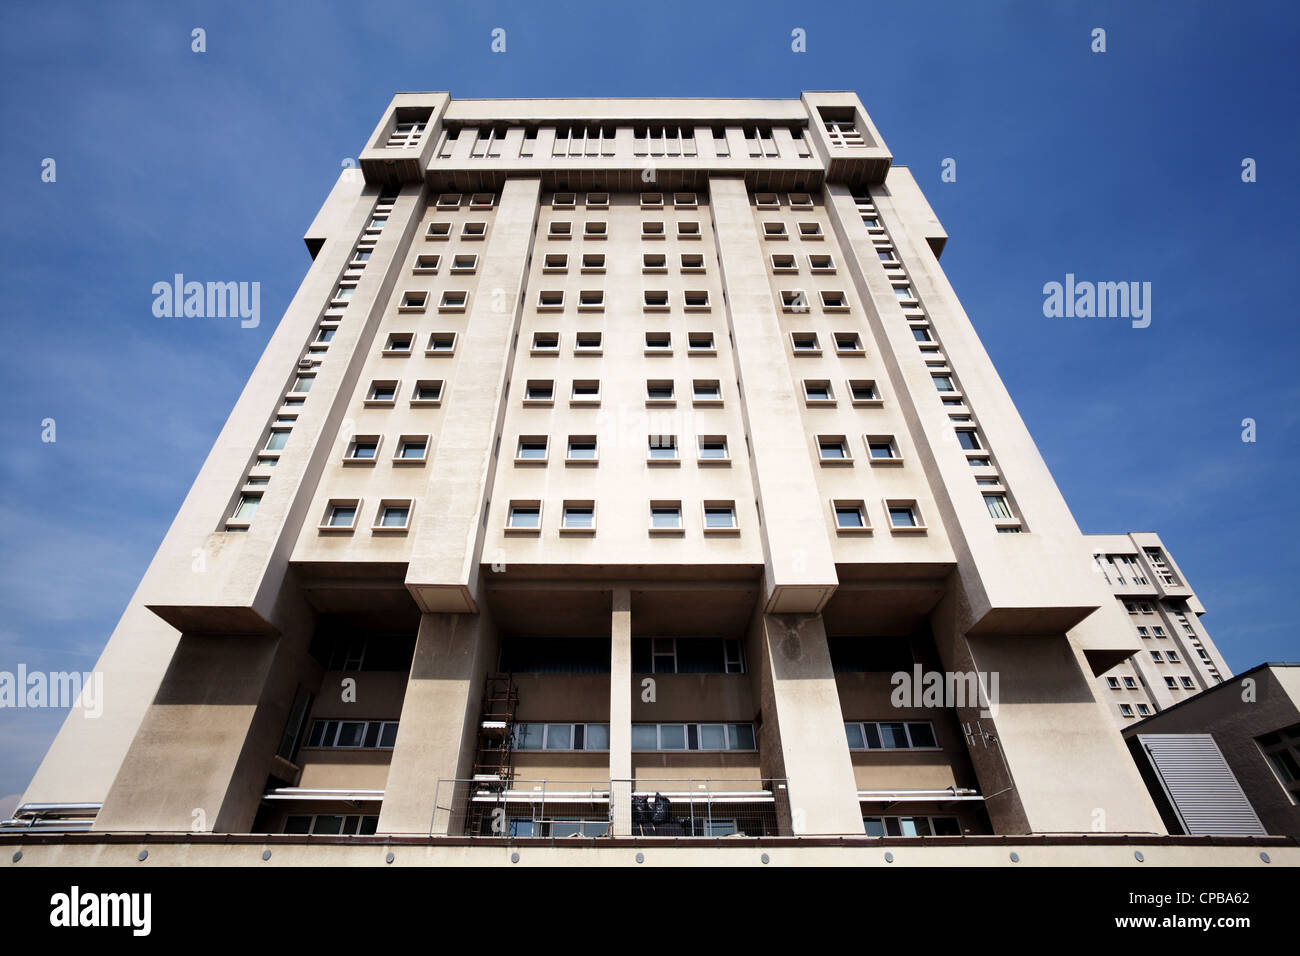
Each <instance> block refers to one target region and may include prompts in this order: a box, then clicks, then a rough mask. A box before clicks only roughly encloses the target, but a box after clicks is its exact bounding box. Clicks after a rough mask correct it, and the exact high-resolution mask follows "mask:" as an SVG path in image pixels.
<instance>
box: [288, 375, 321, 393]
mask: <svg viewBox="0 0 1300 956" xmlns="http://www.w3.org/2000/svg"><path fill="white" fill-rule="evenodd" d="M315 384H316V376H315V375H299V376H297V377H295V378H294V380H293V384H292V385H290V386H289V391H290V392H294V393H296V394H299V395H305V394H306V393H307V392H310V391H311V387H312V386H313V385H315Z"/></svg>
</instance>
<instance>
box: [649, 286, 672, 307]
mask: <svg viewBox="0 0 1300 956" xmlns="http://www.w3.org/2000/svg"><path fill="white" fill-rule="evenodd" d="M645 308H646V311H647V312H649V311H666V310H667V309H668V293H667V291H665V290H662V289H660V290H656V291H647V292H646V293H645Z"/></svg>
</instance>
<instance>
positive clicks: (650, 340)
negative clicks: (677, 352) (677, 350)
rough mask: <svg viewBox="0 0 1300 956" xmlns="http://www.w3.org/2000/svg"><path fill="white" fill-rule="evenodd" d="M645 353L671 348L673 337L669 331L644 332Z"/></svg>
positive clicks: (665, 350) (667, 350) (664, 350)
mask: <svg viewBox="0 0 1300 956" xmlns="http://www.w3.org/2000/svg"><path fill="white" fill-rule="evenodd" d="M645 350H646V354H647V355H649V354H652V353H665V352H671V351H672V350H673V337H672V334H671V333H669V332H647V333H646V334H645Z"/></svg>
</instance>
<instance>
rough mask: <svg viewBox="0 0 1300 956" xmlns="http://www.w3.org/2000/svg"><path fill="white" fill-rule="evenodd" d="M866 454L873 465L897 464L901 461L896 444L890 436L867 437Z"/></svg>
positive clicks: (901, 457)
mask: <svg viewBox="0 0 1300 956" xmlns="http://www.w3.org/2000/svg"><path fill="white" fill-rule="evenodd" d="M867 454H868V456H869V457H870V459H871V463H872V464H873V465H875V464H884V463H889V464H897V463H901V462H902V460H903V456H902V455H900V454H899V453H898V444H897V443H896V442H895V441H894V436H892V435H868V436H867Z"/></svg>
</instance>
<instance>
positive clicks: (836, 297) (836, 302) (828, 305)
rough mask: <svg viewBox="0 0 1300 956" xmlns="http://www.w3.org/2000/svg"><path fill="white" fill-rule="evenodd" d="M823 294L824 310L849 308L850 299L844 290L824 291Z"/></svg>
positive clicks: (842, 310)
mask: <svg viewBox="0 0 1300 956" xmlns="http://www.w3.org/2000/svg"><path fill="white" fill-rule="evenodd" d="M821 296H822V311H823V312H847V311H848V310H849V300H848V298H847V297H846V296H845V295H844V293H843V292H823V293H822V294H821Z"/></svg>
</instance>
